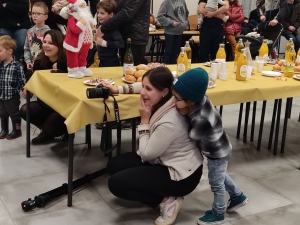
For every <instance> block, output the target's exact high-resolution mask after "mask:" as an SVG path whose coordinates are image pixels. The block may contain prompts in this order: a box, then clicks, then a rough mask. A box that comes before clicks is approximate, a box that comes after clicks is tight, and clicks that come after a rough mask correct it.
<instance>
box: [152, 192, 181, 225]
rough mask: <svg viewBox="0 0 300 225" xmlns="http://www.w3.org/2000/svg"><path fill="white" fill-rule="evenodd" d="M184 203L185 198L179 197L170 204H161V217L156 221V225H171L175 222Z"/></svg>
mask: <svg viewBox="0 0 300 225" xmlns="http://www.w3.org/2000/svg"><path fill="white" fill-rule="evenodd" d="M182 202H183V197H177V198H176V199H175V200H174V201H173V202H171V203H169V204H164V203H161V204H160V205H159V207H160V216H159V217H158V218H157V219H156V220H155V222H154V224H155V225H171V224H173V223H174V222H175V220H176V217H177V215H178V212H179V209H180V207H181V204H182Z"/></svg>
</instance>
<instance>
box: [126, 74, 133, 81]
mask: <svg viewBox="0 0 300 225" xmlns="http://www.w3.org/2000/svg"><path fill="white" fill-rule="evenodd" d="M125 80H127V81H133V82H136V79H135V77H134V76H132V75H125Z"/></svg>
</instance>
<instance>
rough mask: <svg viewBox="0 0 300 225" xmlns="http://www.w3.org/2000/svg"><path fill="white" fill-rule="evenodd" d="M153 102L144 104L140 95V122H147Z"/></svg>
mask: <svg viewBox="0 0 300 225" xmlns="http://www.w3.org/2000/svg"><path fill="white" fill-rule="evenodd" d="M152 108H153V104H150V105H145V103H144V100H143V96H142V95H140V106H139V110H140V115H141V124H149V121H150V117H151V114H152Z"/></svg>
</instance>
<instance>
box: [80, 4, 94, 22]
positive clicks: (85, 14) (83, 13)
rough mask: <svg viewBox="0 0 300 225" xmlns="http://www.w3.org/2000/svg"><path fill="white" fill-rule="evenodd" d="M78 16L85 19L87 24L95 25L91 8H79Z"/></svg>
mask: <svg viewBox="0 0 300 225" xmlns="http://www.w3.org/2000/svg"><path fill="white" fill-rule="evenodd" d="M77 14H78V16H79V18H80V19H84V20H85V21H86V23H87V24H89V23H91V24H94V18H93V16H92V13H91V11H90V9H89V8H87V7H86V8H83V9H82V8H78V10H77Z"/></svg>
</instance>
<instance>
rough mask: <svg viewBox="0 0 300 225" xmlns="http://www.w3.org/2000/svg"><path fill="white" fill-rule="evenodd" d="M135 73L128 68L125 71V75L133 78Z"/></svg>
mask: <svg viewBox="0 0 300 225" xmlns="http://www.w3.org/2000/svg"><path fill="white" fill-rule="evenodd" d="M135 71H136V70H135V69H133V68H129V69H127V70H126V75H132V76H133V75H134V73H135Z"/></svg>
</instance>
